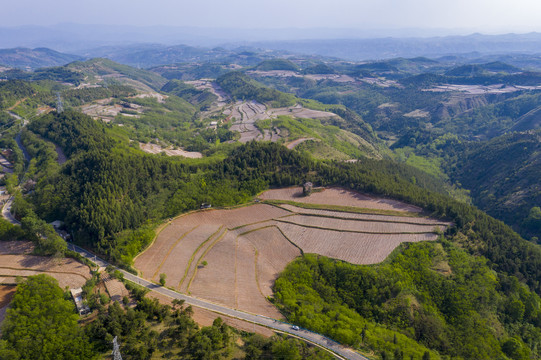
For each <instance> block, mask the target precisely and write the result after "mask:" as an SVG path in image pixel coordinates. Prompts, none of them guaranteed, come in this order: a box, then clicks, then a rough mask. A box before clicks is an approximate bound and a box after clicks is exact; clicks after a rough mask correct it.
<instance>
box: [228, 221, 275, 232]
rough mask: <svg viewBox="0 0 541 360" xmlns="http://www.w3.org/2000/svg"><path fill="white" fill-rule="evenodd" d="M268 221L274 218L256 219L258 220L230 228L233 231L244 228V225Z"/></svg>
mask: <svg viewBox="0 0 541 360" xmlns="http://www.w3.org/2000/svg"><path fill="white" fill-rule="evenodd" d="M268 221H272V218H269V219H266V220H261V221H256V222H253V223H249V224H243V225H239V226H235V227H232V228H230V229H229V230H231V231H233V230H238V229H242V228H243V227H247V226H252V225H257V224H263V223H266V222H268Z"/></svg>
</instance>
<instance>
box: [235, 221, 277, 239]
mask: <svg viewBox="0 0 541 360" xmlns="http://www.w3.org/2000/svg"><path fill="white" fill-rule="evenodd" d="M267 221H274V220H273V219H270V220H267ZM273 226H276V225H275V224H270V225H266V226H262V227H258V228H255V229H252V230H248V231H245V232H243V233H240V234H238V235H237V236H244V235H248V234H251V233H253V232H256V231H259V230H264V229H268V228H270V227H273Z"/></svg>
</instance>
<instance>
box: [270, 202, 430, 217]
mask: <svg viewBox="0 0 541 360" xmlns="http://www.w3.org/2000/svg"><path fill="white" fill-rule="evenodd" d="M261 202H262V203H263V204H268V205H275V206H277V207H279V208H281V209H283V208H282V207H280V206H279V205H280V204H282V205H283V204H286V205H292V206H296V207H299V208H303V209H316V210H330V211H339V212H346V213H353V214H372V215H385V216H402V217H422V216H420V215H418V214H417V213H414V212H410V211H399V210H383V209H370V208H361V207H355V206H341V205H327V204H311V203H301V202H296V201H292V200H274V199H269V200H262V201H261ZM284 210H288V209H284ZM288 211H291V210H288Z"/></svg>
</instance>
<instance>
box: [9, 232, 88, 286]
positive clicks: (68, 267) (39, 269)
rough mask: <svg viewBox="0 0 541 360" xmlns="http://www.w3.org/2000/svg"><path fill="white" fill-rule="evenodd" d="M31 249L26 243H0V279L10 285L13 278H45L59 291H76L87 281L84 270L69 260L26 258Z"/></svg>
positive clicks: (85, 270)
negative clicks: (50, 279)
mask: <svg viewBox="0 0 541 360" xmlns="http://www.w3.org/2000/svg"><path fill="white" fill-rule="evenodd" d="M33 249H34V246H33V245H32V243H31V242H28V241H0V279H2V282H3V283H14V282H15V278H16V277H18V276H20V277H27V276H32V275H38V274H47V275H50V276H52V277H54V278H55V279H56V280H58V285H60V287H61V288H65V287H66V286H68V287H69V288H78V287H81V286H83V285H84V283H85V282H86V280H88V279H90V278H91V273H90V269H89V268H88V266H86V265H84V264H82V263H80V262H78V261H76V260H74V259H69V258H63V259H56V258H51V257H45V256H35V255H28V253H30V252H31V251H32V250H33Z"/></svg>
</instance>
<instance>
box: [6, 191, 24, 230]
mask: <svg viewBox="0 0 541 360" xmlns="http://www.w3.org/2000/svg"><path fill="white" fill-rule="evenodd" d="M12 202H13V197H10V198H9V199H8V201H6V203H5V204H4V206H3V207H2V216H3V217H4V219H6V220H7V221H9V222H10V223H12V224H13V225H20V224H21V223H20V222H18V221H17V219H15V217H14V216H13V215H12V214H11V211H10V209H11V204H12Z"/></svg>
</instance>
